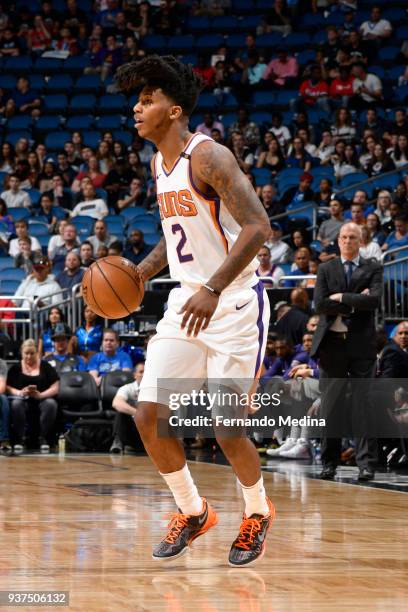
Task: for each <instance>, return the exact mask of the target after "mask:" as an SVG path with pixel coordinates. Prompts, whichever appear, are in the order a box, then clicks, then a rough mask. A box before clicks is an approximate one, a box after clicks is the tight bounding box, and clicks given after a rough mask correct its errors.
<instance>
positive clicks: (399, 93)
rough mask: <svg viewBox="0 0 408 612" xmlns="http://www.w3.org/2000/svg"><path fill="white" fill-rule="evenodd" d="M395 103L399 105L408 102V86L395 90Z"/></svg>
mask: <svg viewBox="0 0 408 612" xmlns="http://www.w3.org/2000/svg"><path fill="white" fill-rule="evenodd" d="M395 101H396V102H398V103H405V102H408V85H402V87H397V89H396V90H395Z"/></svg>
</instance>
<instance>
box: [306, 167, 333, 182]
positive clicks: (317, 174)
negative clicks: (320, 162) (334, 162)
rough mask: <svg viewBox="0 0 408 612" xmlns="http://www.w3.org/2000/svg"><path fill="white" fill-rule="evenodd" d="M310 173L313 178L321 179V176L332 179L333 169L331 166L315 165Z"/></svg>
mask: <svg viewBox="0 0 408 612" xmlns="http://www.w3.org/2000/svg"><path fill="white" fill-rule="evenodd" d="M311 174H312V175H313V178H315V179H319V180H321V179H322V178H328V179H331V180H332V181H334V179H335V176H334V170H333V167H332V166H317V167H316V168H313V170H312V172H311Z"/></svg>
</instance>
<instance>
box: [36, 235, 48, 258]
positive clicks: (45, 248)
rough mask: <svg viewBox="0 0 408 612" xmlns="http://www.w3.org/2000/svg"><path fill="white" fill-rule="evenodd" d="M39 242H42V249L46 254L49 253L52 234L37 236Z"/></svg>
mask: <svg viewBox="0 0 408 612" xmlns="http://www.w3.org/2000/svg"><path fill="white" fill-rule="evenodd" d="M36 238H37V240H38V242H39V243H40V246H41V251H42V253H43V254H44V255H47V253H48V243H49V241H50V236H49V235H48V236H45V235H44V236H36Z"/></svg>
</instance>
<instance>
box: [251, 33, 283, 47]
mask: <svg viewBox="0 0 408 612" xmlns="http://www.w3.org/2000/svg"><path fill="white" fill-rule="evenodd" d="M282 39H283V36H282V34H278V33H276V32H274V33H271V34H261V35H260V36H258V37H257V39H256V44H257V47H258V48H260V49H262V48H267V49H275V48H276V47H279V46H280V45H281V43H282Z"/></svg>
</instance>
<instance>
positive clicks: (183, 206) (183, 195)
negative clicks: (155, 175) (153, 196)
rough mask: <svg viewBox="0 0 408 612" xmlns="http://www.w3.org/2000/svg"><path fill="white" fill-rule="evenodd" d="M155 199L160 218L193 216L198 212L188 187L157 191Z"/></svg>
mask: <svg viewBox="0 0 408 612" xmlns="http://www.w3.org/2000/svg"><path fill="white" fill-rule="evenodd" d="M157 201H158V204H159V210H160V218H161V219H168V218H169V217H195V216H196V215H197V214H198V211H197V208H196V205H195V204H194V200H193V196H192V195H191V192H190V191H189V190H188V189H181V190H180V191H166V192H164V193H159V194H157Z"/></svg>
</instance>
